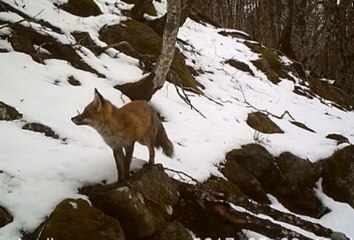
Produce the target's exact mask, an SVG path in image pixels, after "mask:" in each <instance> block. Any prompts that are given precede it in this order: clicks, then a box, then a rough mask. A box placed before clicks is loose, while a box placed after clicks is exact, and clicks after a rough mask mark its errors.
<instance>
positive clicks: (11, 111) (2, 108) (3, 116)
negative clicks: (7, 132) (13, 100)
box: [0, 101, 22, 121]
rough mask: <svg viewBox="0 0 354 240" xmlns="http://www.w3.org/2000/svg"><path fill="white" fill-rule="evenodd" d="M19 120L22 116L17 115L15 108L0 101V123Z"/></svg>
mask: <svg viewBox="0 0 354 240" xmlns="http://www.w3.org/2000/svg"><path fill="white" fill-rule="evenodd" d="M21 118H22V114H21V113H19V112H18V111H17V110H16V109H15V108H13V107H11V106H9V105H7V104H6V103H4V102H2V101H0V121H1V120H5V121H12V120H16V119H21Z"/></svg>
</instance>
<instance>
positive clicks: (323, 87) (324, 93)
mask: <svg viewBox="0 0 354 240" xmlns="http://www.w3.org/2000/svg"><path fill="white" fill-rule="evenodd" d="M309 83H310V89H311V91H313V92H314V93H316V94H318V95H319V96H321V97H322V98H324V99H326V100H329V101H332V102H334V103H335V104H337V107H338V106H340V107H342V108H344V109H346V110H348V111H350V110H351V109H353V106H354V99H353V98H352V97H351V96H350V94H348V93H347V92H345V91H344V90H342V89H340V88H337V87H336V86H333V85H332V84H330V83H328V82H326V81H322V80H321V79H317V78H311V79H310V80H309Z"/></svg>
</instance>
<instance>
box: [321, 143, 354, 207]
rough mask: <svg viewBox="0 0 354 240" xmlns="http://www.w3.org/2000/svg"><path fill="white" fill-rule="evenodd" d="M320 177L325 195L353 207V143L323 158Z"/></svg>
mask: <svg viewBox="0 0 354 240" xmlns="http://www.w3.org/2000/svg"><path fill="white" fill-rule="evenodd" d="M322 178H323V183H322V185H323V190H324V192H325V193H326V194H327V195H329V196H330V197H332V198H334V199H335V200H337V201H343V202H347V203H349V204H350V205H351V206H352V207H353V208H354V145H349V146H346V147H344V148H342V149H340V150H338V151H336V152H335V153H334V154H333V155H332V156H330V157H329V158H327V159H324V160H323V172H322Z"/></svg>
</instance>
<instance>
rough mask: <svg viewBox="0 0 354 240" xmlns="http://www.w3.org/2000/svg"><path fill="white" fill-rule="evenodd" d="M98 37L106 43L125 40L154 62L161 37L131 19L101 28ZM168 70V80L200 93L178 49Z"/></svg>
mask: <svg viewBox="0 0 354 240" xmlns="http://www.w3.org/2000/svg"><path fill="white" fill-rule="evenodd" d="M100 39H101V40H102V41H104V42H106V43H107V44H114V43H118V42H121V41H126V42H128V43H130V44H131V45H132V46H133V47H134V48H135V49H136V50H137V51H138V52H139V53H140V54H142V55H149V56H151V57H152V58H153V59H154V62H156V61H157V59H158V56H159V54H160V52H161V48H162V37H160V36H159V35H158V34H157V33H156V32H155V31H154V30H153V29H151V28H150V27H148V26H146V25H145V24H142V23H140V22H137V21H134V20H131V19H130V20H127V21H124V22H121V23H120V24H118V25H113V26H108V27H106V28H104V29H102V30H101V31H100ZM141 60H142V61H143V60H144V59H141ZM170 71H172V72H171V74H168V76H169V77H168V79H167V80H168V81H170V82H175V83H177V84H180V85H182V86H183V87H184V88H186V89H188V90H190V91H194V92H196V93H201V91H200V90H199V89H198V87H197V83H196V81H195V79H194V78H193V76H192V75H191V73H190V72H189V70H188V68H187V66H186V64H185V61H184V58H183V56H182V55H181V54H180V53H179V52H178V51H176V53H175V55H174V58H173V61H172V65H171V69H170Z"/></svg>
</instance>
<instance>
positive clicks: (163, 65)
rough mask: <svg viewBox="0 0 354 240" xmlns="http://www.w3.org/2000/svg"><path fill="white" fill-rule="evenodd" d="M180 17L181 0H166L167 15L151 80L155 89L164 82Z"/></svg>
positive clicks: (174, 44) (174, 45) (173, 51)
mask: <svg viewBox="0 0 354 240" xmlns="http://www.w3.org/2000/svg"><path fill="white" fill-rule="evenodd" d="M180 17H181V1H180V0H168V1H167V17H166V24H165V30H164V32H163V41H162V50H161V54H160V57H159V60H158V62H157V64H156V67H155V69H154V70H153V74H154V75H155V76H154V78H153V80H152V82H153V86H154V88H155V89H160V88H161V87H162V86H163V84H164V83H165V80H166V76H167V73H168V71H169V69H170V66H171V63H172V60H173V56H174V55H175V49H176V42H177V34H178V29H179V24H180Z"/></svg>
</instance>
